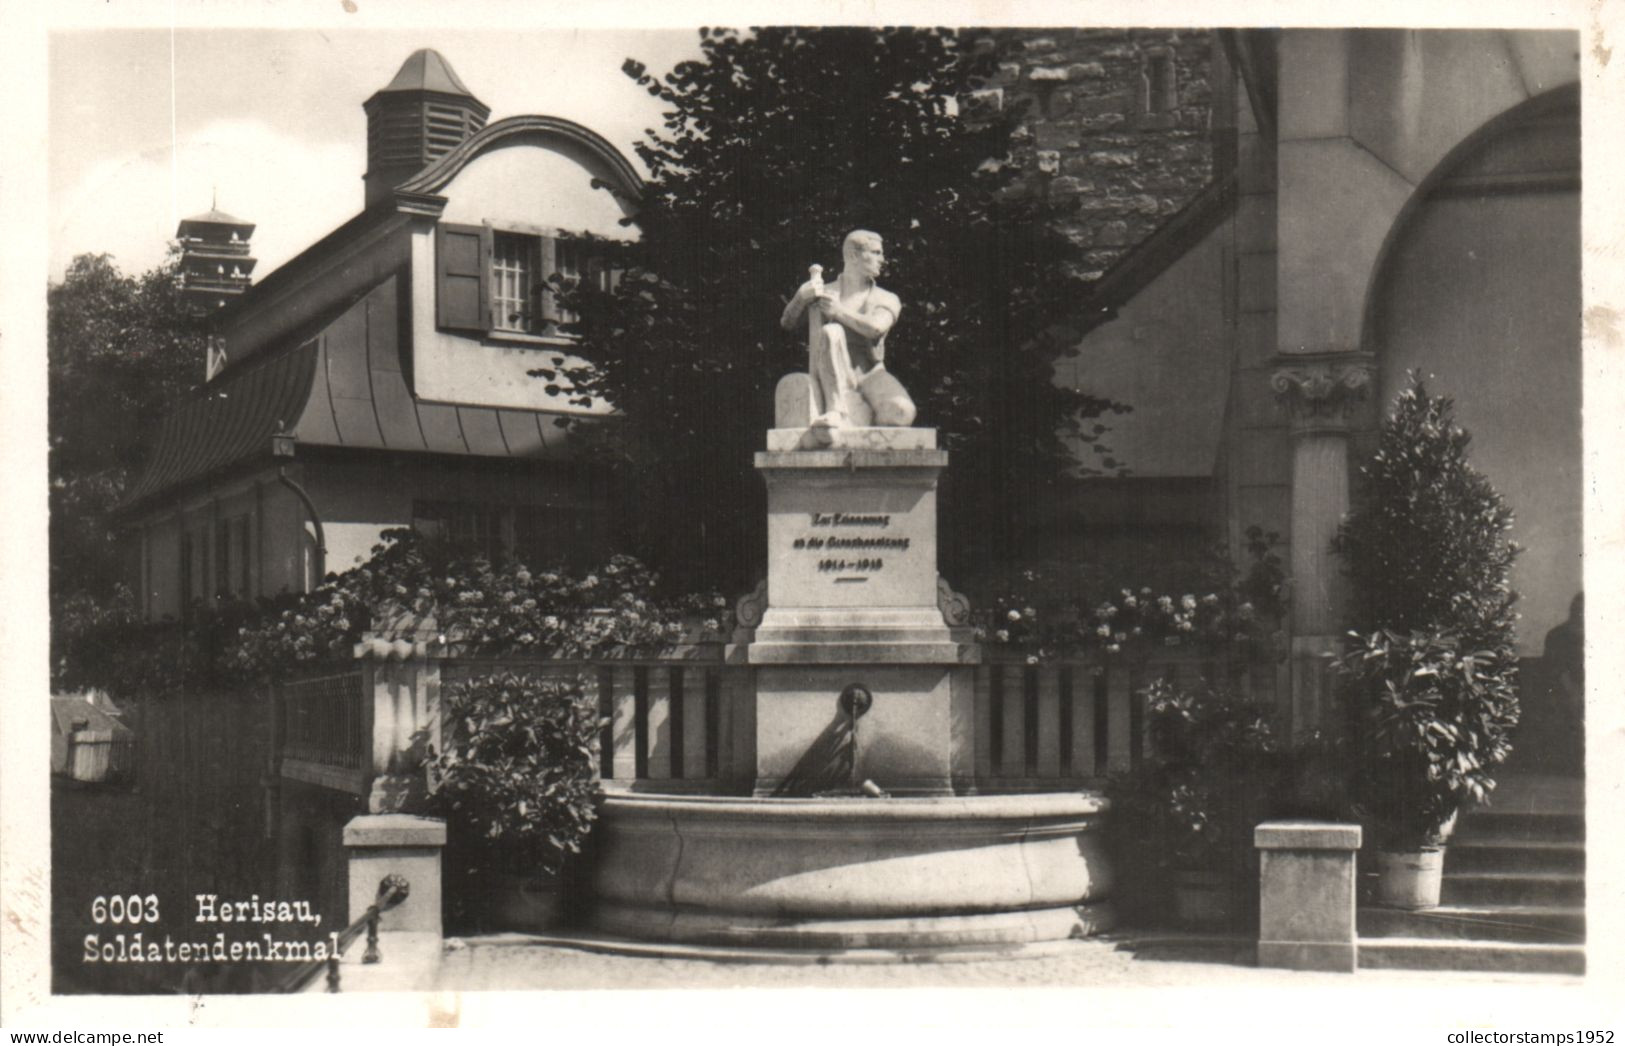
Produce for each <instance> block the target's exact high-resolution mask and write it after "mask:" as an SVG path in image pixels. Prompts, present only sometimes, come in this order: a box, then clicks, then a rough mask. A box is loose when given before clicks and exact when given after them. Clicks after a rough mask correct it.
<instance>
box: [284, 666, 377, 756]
mask: <svg viewBox="0 0 1625 1046" xmlns="http://www.w3.org/2000/svg"><path fill="white" fill-rule="evenodd" d="M366 696H367V695H366V694H365V693H364V692H363V688H362V673H361V670H360V669H355V670H352V671H349V672H340V673H337V674H334V675H324V676H317V677H314V678H311V679H300V680H295V681H293V682H289V683H284V684H282V687H281V695H280V697H281V713H282V729H281V738H282V756H283V757H284V758H288V759H301V760H305V761H308V762H312V763H318V764H320V765H322V766H331V767H338V768H340V769H344V770H356V771H361V770H365V769H366V768H367V766H368V755H369V743H370V738H369V737H368V732H367V714H368V711H369V709H368V707H367V703H366Z"/></svg>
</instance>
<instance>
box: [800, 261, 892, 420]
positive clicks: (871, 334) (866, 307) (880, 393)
mask: <svg viewBox="0 0 1625 1046" xmlns="http://www.w3.org/2000/svg"><path fill="white" fill-rule="evenodd" d="M841 259H842V269H841V272H840V275H839V276H837V277H836V278H835V281H834V283H833V284H829V285H826V284H825V283H824V279H823V275H822V273H823V267H822V266H818V265H814V266H812V267H811V269H810V272H811V278H810V279H808V280H807V282H806V283H803V284H802V285H801V286H800V287H798V288H796V292H795V294H794V295H792V296H791V298H790V301H789V303H788V304H787V305H785V307H784V313H783V315H782V316H780V317H779V324H780V326H782V327H783V328H784V329H785V330H794V329H795V325H796V324H797V323H798V322H799V321H800V319H801V317H802V315H803V314H806V316H807V380H805V381H801V380H797V381H795V382H793V383H792V385H791V386H788V387H785V388H782V389H781V390H780V396H779V411H780V415H781V416H780V418H779V420H778V422H777V424H778V426H779V427H781V428H803V427H805V428H810V429H813V430H814V431H815V433H816V432H819V431H822V432H823V433H824V435H825V436H826V437H827V436H828V433H829V430H832V429H846V428H869V427H886V428H906V427H908V426H909V425H911V424H913V422H914V414H915V408H914V401H913V400H911V399H910V398H909V395H908V392H907V391H906V390H904V388H903V386H902V383H901V382H899V381H898V380H897V379H896V378H895V377H893V376H892V375H891V373H890V372H889V371H887V370H886V335H887V333H888V332H889V331H890V330H891V328H892V326H893V325H894V324H896V322H897V317H898V315H899V314H900V313H901V312H902V309H903V304H902V302H901V301H899V300H898V298H897V295H895V294H893V293H892V292H891V291H888V290H886V289H885V288H883V287H881V286H880V285H879V284H878V283H876V282H875V281H876V280H877V279H878V278H879V276H880V270H881V268H882V267H883V266H884V265H885V261H886V256H885V251H884V248H883V246H882V242H881V239H880V236H879V234H878V233H873V232H869V231H868V230H866V229H855V230H853V231H852V232H850V233H848V234H847V236H846V240H845V242H844V243H843V244H842V245H841ZM802 400H805V404H806V405H805V406H803V405H802ZM803 413H804V414H805V417H804V418H803V417H802V416H801V415H802V414H803Z"/></svg>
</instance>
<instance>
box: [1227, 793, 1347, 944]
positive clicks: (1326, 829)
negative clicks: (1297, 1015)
mask: <svg viewBox="0 0 1625 1046" xmlns="http://www.w3.org/2000/svg"><path fill="white" fill-rule="evenodd" d="M1253 843H1254V845H1255V846H1257V847H1258V849H1259V851H1260V852H1259V887H1258V889H1259V898H1258V900H1259V905H1258V909H1259V910H1258V965H1260V966H1274V967H1281V968H1285V969H1289V970H1333V971H1338V972H1347V973H1352V972H1354V970H1355V968H1356V967H1357V966H1358V965H1359V953H1358V949H1357V945H1356V944H1355V907H1354V884H1355V854H1356V852H1357V851H1358V850H1359V849H1360V826H1359V825H1355V824H1332V823H1328V822H1323V821H1266V822H1265V823H1263V824H1261V825H1259V826H1258V827H1257V828H1256V829H1254V832H1253Z"/></svg>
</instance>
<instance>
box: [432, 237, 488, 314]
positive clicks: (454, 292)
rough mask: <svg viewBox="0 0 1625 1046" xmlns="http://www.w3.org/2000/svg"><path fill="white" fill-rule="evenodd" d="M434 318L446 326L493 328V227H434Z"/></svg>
mask: <svg viewBox="0 0 1625 1046" xmlns="http://www.w3.org/2000/svg"><path fill="white" fill-rule="evenodd" d="M435 266H436V272H435V321H436V323H437V325H438V326H440V327H441V328H443V329H446V330H466V331H480V332H482V333H483V332H485V331H488V330H490V329H491V310H490V308H489V307H488V303H489V302H490V300H491V294H490V285H491V275H490V274H491V231H490V230H489V229H487V228H484V227H482V226H478V225H448V224H447V223H445V222H441V223H440V224H439V225H438V226H436V227H435Z"/></svg>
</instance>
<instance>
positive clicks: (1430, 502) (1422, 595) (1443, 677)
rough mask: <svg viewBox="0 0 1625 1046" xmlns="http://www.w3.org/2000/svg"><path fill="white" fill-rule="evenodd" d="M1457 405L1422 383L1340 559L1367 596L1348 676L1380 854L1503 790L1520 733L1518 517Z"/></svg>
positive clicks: (1357, 590) (1387, 438)
mask: <svg viewBox="0 0 1625 1046" xmlns="http://www.w3.org/2000/svg"><path fill="white" fill-rule="evenodd" d="M1471 441H1472V437H1471V436H1470V435H1469V434H1468V433H1467V431H1466V430H1465V429H1463V428H1462V427H1461V426H1460V425H1458V424H1456V421H1455V407H1454V403H1453V402H1452V401H1451V400H1450V399H1449V398H1448V397H1445V396H1432V395H1429V393H1428V391H1427V388H1426V386H1425V384H1424V383H1423V382H1422V380H1421V378H1420V377H1419V376H1418V375H1416V374H1414V373H1413V374H1412V375H1411V380H1410V384H1409V386H1408V387H1407V388H1406V389H1405V390H1404V391H1402V392H1401V393H1400V394H1399V397H1398V398H1397V399H1396V401H1395V404H1394V411H1393V414H1392V415H1391V416H1390V417H1389V418H1388V420H1387V421H1386V422H1385V423H1384V425H1383V428H1382V434H1381V440H1380V443H1379V445H1378V448H1377V451H1376V453H1375V454H1374V455H1373V456H1372V458H1371V460H1370V462H1369V463H1368V464H1367V465H1366V466H1365V467H1364V468H1362V469H1361V477H1362V480H1363V490H1362V496H1361V499H1360V502H1359V504H1358V505H1357V506H1356V507H1355V509H1354V511H1353V512H1351V513H1350V515H1349V518H1348V519H1347V521H1346V522H1345V523H1344V524H1343V526H1342V528H1341V529H1340V530H1339V532H1338V534H1337V537H1336V539H1335V541H1334V543H1333V549H1334V550H1335V551H1336V552H1337V553H1338V555H1340V556H1341V557H1342V558H1343V563H1344V567H1345V569H1346V572H1347V573H1348V576H1349V578H1350V581H1351V583H1352V589H1353V602H1352V608H1351V610H1352V622H1351V623H1352V624H1353V626H1354V629H1355V631H1354V632H1353V634H1352V635H1351V637H1350V644H1349V649H1348V651H1347V652H1346V654H1345V655H1344V657H1343V658H1342V660H1341V662H1340V667H1341V669H1342V671H1343V672H1344V674H1345V677H1346V679H1347V680H1348V682H1349V687H1348V696H1349V697H1350V698H1351V699H1352V700H1351V706H1350V712H1351V718H1352V721H1353V725H1354V726H1355V728H1356V737H1357V738H1359V740H1360V743H1361V745H1362V747H1363V755H1362V778H1363V780H1362V782H1361V785H1362V788H1363V791H1364V796H1363V799H1364V803H1365V805H1366V808H1367V810H1368V811H1369V812H1370V813H1371V815H1372V816H1373V818H1374V819H1375V820H1376V821H1377V822H1378V832H1379V841H1384V842H1387V843H1392V844H1395V845H1403V846H1406V847H1409V846H1412V845H1416V844H1417V843H1419V842H1420V843H1434V842H1437V841H1438V839H1439V837H1440V836H1441V835H1442V834H1443V833H1442V829H1443V828H1444V827H1445V826H1446V824H1447V823H1448V822H1449V820H1450V819H1451V818H1452V817H1453V816H1454V813H1455V811H1456V810H1457V809H1458V808H1459V807H1460V806H1461V805H1462V804H1464V803H1466V802H1470V801H1482V800H1483V799H1484V798H1485V797H1486V796H1487V795H1488V794H1489V792H1490V790H1491V789H1492V788H1494V782H1493V780H1492V778H1491V776H1490V775H1491V773H1492V772H1493V770H1494V767H1495V766H1496V765H1497V764H1499V763H1500V762H1502V761H1503V760H1504V759H1505V758H1506V757H1507V755H1508V754H1509V753H1510V752H1511V744H1510V736H1511V731H1512V728H1513V727H1514V726H1516V725H1517V722H1518V698H1517V693H1516V689H1515V683H1516V679H1517V671H1518V656H1517V648H1516V620H1517V614H1516V612H1515V611H1514V610H1513V604H1514V602H1515V601H1516V600H1517V594H1516V593H1515V592H1513V590H1512V584H1511V574H1512V565H1513V561H1514V560H1515V559H1516V557H1517V555H1518V551H1519V549H1518V546H1517V545H1515V544H1514V543H1513V542H1512V541H1511V540H1510V539H1509V538H1508V536H1507V534H1508V531H1510V530H1511V528H1512V512H1511V510H1510V509H1509V508H1507V506H1506V503H1505V502H1504V501H1503V500H1502V499H1501V496H1500V495H1499V494H1498V493H1496V491H1495V488H1494V486H1493V485H1492V484H1491V483H1490V481H1489V479H1487V478H1486V477H1485V476H1484V475H1483V474H1482V473H1480V472H1478V471H1477V470H1476V469H1474V468H1473V467H1472V465H1471V464H1470V462H1469V461H1468V453H1467V450H1468V446H1469V444H1470V443H1471Z"/></svg>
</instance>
